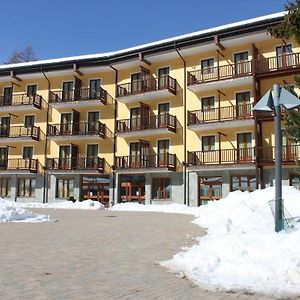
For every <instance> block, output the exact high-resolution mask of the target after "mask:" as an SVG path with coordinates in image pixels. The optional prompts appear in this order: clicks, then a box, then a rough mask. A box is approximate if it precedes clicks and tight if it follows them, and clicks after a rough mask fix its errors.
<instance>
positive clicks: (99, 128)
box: [47, 121, 106, 140]
mask: <svg viewBox="0 0 300 300" xmlns="http://www.w3.org/2000/svg"><path fill="white" fill-rule="evenodd" d="M105 130H106V126H105V124H103V123H101V122H100V121H98V122H93V123H90V122H79V123H67V124H48V126H47V135H48V136H49V137H50V138H52V139H56V140H61V139H62V140H63V139H66V138H76V139H78V138H82V139H89V138H97V137H100V138H102V139H104V138H105Z"/></svg>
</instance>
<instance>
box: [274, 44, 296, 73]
mask: <svg viewBox="0 0 300 300" xmlns="http://www.w3.org/2000/svg"><path fill="white" fill-rule="evenodd" d="M276 59H277V68H278V69H282V68H285V67H289V66H293V65H294V64H295V62H294V56H293V49H292V45H291V44H289V45H282V46H279V47H276Z"/></svg>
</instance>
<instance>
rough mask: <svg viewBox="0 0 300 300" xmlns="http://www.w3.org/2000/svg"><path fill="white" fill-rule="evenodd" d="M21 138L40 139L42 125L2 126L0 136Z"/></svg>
mask: <svg viewBox="0 0 300 300" xmlns="http://www.w3.org/2000/svg"><path fill="white" fill-rule="evenodd" d="M5 137H10V138H21V137H30V138H32V139H34V140H38V139H39V137H40V127H36V126H29V127H25V126H11V127H6V126H0V138H5Z"/></svg>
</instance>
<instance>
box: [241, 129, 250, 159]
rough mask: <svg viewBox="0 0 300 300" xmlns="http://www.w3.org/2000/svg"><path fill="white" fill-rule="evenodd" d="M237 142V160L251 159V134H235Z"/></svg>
mask: <svg viewBox="0 0 300 300" xmlns="http://www.w3.org/2000/svg"><path fill="white" fill-rule="evenodd" d="M237 142H238V157H237V158H238V161H239V162H249V161H252V148H251V147H252V134H251V133H250V132H247V133H239V134H238V135H237Z"/></svg>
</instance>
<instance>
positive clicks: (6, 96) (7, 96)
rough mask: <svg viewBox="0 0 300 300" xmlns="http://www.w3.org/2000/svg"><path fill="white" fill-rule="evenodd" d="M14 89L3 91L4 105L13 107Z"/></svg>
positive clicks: (9, 88) (8, 88) (7, 88)
mask: <svg viewBox="0 0 300 300" xmlns="http://www.w3.org/2000/svg"><path fill="white" fill-rule="evenodd" d="M12 92H13V90H12V87H5V88H4V89H3V104H4V105H11V102H12Z"/></svg>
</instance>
